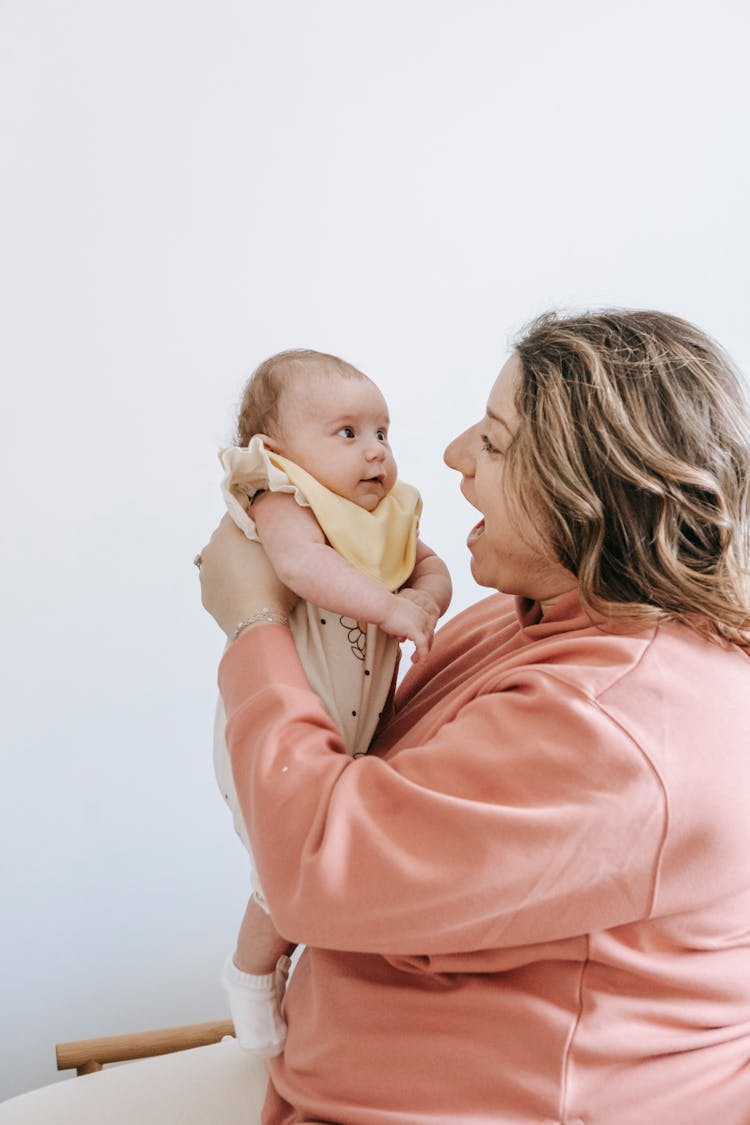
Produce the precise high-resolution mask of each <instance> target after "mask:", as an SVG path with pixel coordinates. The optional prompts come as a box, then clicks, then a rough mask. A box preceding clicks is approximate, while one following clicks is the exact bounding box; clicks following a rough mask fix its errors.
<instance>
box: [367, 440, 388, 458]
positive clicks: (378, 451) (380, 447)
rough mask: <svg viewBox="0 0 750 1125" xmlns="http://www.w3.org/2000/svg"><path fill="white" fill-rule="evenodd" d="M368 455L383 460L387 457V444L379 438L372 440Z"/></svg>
mask: <svg viewBox="0 0 750 1125" xmlns="http://www.w3.org/2000/svg"><path fill="white" fill-rule="evenodd" d="M367 456H368V457H371V458H372V459H373V460H375V461H382V460H383V458H384V457H385V445H384V444H383V442H382V441H379V440H378V439H377V438H375V439H374V440H373V441H371V442H370V443H369V446H368V448H367Z"/></svg>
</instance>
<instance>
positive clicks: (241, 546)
mask: <svg viewBox="0 0 750 1125" xmlns="http://www.w3.org/2000/svg"><path fill="white" fill-rule="evenodd" d="M199 557H200V565H199V573H200V582H201V601H202V602H203V606H204V608H205V609H206V610H207V611H208V613H210V614H211V616H212V617H213V618H214V620H215V621H216V622H217V624H218V625H219V626H220V628H221V629H223V630H224V632H225V633H226V634H227V636H231V635H232V634H233V633H234V630H235V628H236V627H237V625H238V624H239V622H240V621H244V620H246V619H247V618H248V617H250V616H252V615H253V614H254V613H257V612H258V610H260V609H270V610H274V611H275V612H277V613H281V614H284V615H285V614H287V613H288V612H289V610H290V609H291V607H292V606H293V605H294V602H295V600H296V598H295V595H294V594H293V593H292V592H291V591H290V590H288V589H287V588H286V586H284V585H282V583H281V582H279V580H278V578H277V577H276V572H275V570H274V569H273V567H272V565H271V563H270V562H269V560H268V557H267V555H266V553H265V551H264V550H263V548H262V547H261V545H260V543H256V542H252V541H250V540H249V539H247V538H246V537H245V535H244V534H243V533H242V532H241V531H240V530H239V528H238V527H237V526H236V525H235V524H234V523H233V522H232V519H231V517H230V516H229V515H225V516H224V517H223V518H222V520H221V522H220V523H219V526H218V527H217V528H216V530H215V531H214V532H213V534H212V536H211V538H210V539H209V541H208V543H207V544H206V546H205V547H203V548H202V550H201V551H200V553H199Z"/></svg>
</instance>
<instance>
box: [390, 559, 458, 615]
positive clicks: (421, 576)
mask: <svg viewBox="0 0 750 1125" xmlns="http://www.w3.org/2000/svg"><path fill="white" fill-rule="evenodd" d="M401 593H402V594H408V595H410V596H411V597H413V598H414V600H415V601H417V598H416V597H415V595H419V600H418V604H419V605H422V606H423V607H424V608H425V609H427V610H428V612H433V611H434V612H436V614H437V616H436V617H435V620H436V621H437V618H438V617H442V616H443V614H444V613H445V611H446V610H447V608H448V606H449V605H450V604H451V597H452V596H453V583H452V582H451V576H450V572H449V570H448V567H447V566H446V565H445V563H444V562H443V560H442V559H441V558H439V556H438V555H436V554H435V552H434V551H433V550H431V548H430V547H428V546H427V544H426V543H423V542H422V540H421V539H418V540H417V561H416V562H415V564H414V570H413V571H412V572H411V577H410V578H409V580H408V581H407V583H406V586H405V587H404V589H403V590H402V591H401Z"/></svg>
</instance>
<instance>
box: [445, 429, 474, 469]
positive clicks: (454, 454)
mask: <svg viewBox="0 0 750 1125" xmlns="http://www.w3.org/2000/svg"><path fill="white" fill-rule="evenodd" d="M470 435H471V429H468V430H464V432H463V433H462V434H459V435H458V437H457V438H454V439H453V441H452V442H451V443H450V445H448V447H447V448H446V450H445V453H444V454H443V460H444V461H445V463H446V465H447V466H448V468H449V469H455V470H456V472H458V473H461V474H462V475H463V476H465V477H468V476H471V475H472V474H473V471H474V469H473V460H472V457H471V443H470V441H469V437H470Z"/></svg>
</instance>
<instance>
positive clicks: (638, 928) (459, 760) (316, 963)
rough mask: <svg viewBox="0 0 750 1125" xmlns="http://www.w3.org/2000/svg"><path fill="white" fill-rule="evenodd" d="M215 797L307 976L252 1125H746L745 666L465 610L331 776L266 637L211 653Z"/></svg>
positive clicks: (657, 639)
mask: <svg viewBox="0 0 750 1125" xmlns="http://www.w3.org/2000/svg"><path fill="white" fill-rule="evenodd" d="M220 686H221V691H222V695H223V697H224V701H225V704H226V709H227V714H228V716H229V722H228V728H227V734H228V743H229V747H230V752H231V755H232V764H233V770H234V776H235V781H236V785H237V790H238V794H239V798H240V802H241V804H242V808H243V811H244V815H245V817H246V819H247V822H248V824H249V826H250V835H251V839H252V843H253V849H254V851H255V855H256V859H257V863H258V869H259V871H260V875H261V878H262V881H263V885H264V887H265V888H266V893H267V896H268V901H269V904H270V907H271V912H272V915H273V917H274V920H275V921H276V924H277V926H278V928H279V930H280V932H281V933H282V934H283V935H284V936H285V937H288V938H289V939H290V940H294V941H297V942H304V943H306V944H307V945H308V947H309V948H308V949H307V950H306V952H305V953H304V955H303V957H302V959H301V961H300V964H299V966H298V968H297V970H296V972H295V973H294V975H293V977H292V980H291V983H290V987H289V991H288V995H287V1001H286V1013H287V1019H288V1023H289V1037H288V1041H287V1047H286V1051H285V1053H284V1054H283V1055H282V1056H280V1057H279V1058H278V1059H274V1060H273V1062H272V1068H271V1073H272V1087H271V1088H270V1089H269V1095H268V1099H267V1103H266V1108H265V1114H264V1118H263V1120H264V1121H265V1122H267V1123H273V1125H289V1123H291V1122H326V1123H331V1122H334V1123H342V1125H447V1123H448V1122H450V1123H451V1125H455V1123H456V1122H467V1123H469V1122H471V1123H482V1125H516V1123H517V1125H521V1123H523V1125H532V1123H533V1125H563V1123H564V1125H584V1123H585V1125H748V1123H750V739H749V738H748V731H750V661H748V658H747V655H746V654H745V653H744V652H743V651H741V650H740V649H738V648H732V649H725V648H721V647H720V646H718V645H714V644H710V643H708V642H705V641H703V640H701V639H700V638H699V637H697V636H695V635H694V634H692V633H691V632H690V631H688V630H686V629H684V628H683V627H680V626H676V625H665V626H660V627H659V628H657V629H650V630H647V631H645V632H644V631H640V632H637V631H633V630H631V631H627V630H626V631H621V632H619V633H618V634H617V635H614V634H612V633H605V632H603V631H601V629H599V628H597V627H596V626H595V625H592V624H591V622H590V621H589V620H588V619H587V618H586V617H584V616H583V615H582V614H581V611H580V608H579V605H578V602H577V599H576V597H575V595H570V596H568V597H567V598H565V599H563V601H562V602H561V603H560V604H559V605H558V606H556V607H555V609H554V610H553V611H551V612H550V613H549V614H548V615H547V616H546V617H545V618H544V620H540V619H539V611H538V606H537V605H536V604H531V603H528V602H522V601H520V600H519V601H518V602H517V603H515V604H514V602H513V600H512V599H508V598H505V597H503V596H501V595H493V596H492V597H490V598H488V599H487V600H485V601H483V602H481V603H479V604H478V605H477V606H474V607H473V608H471V609H470V610H468V611H466V612H465V613H463V614H461V615H460V616H458V617H456V618H454V620H453V621H451V622H450V623H449V624H448V625H446V626H445V627H444V628H443V629H442V630H441V631H440V634H439V636H438V638H437V640H436V642H435V646H434V648H433V651H432V653H431V655H430V659H429V661H428V662H427V664H426V665H421V666H418V667H417V668H415V669H414V670H412V672H411V673H410V674H409V675H408V676H407V678H406V680H405V681H404V684H403V685H402V688H401V691H400V693H399V696H398V699H397V713H396V716H395V718H394V719H393V720H392V722H391V723H390V724H389V726H388V728H387V730H386V732H385V734H384V735H383V736H382V737H381V738H380V739H379V741H378V742H377V744H376V751H377V756H375V755H371V756H368V757H365V758H360V759H357V760H352V759H351V758H349V757H348V756H347V755H346V754H345V752H344V749H343V746H342V744H341V740H340V738H339V737H338V735H337V732H336V730H335V729H334V728H333V726H332V725H331V722H330V720H329V719H328V718H327V716H326V713H325V711H324V709H323V707H322V705H321V704H320V702H319V701H318V699H317V697H316V696H315V695H314V694H313V693H312V692H311V691H310V689H309V687H308V685H307V682H306V680H305V677H304V674H303V672H302V669H301V667H300V664H299V661H298V658H297V654H296V651H295V648H294V644H293V641H292V638H291V635H290V633H289V632H288V630H285V629H283V628H280V627H278V626H271V625H269V626H262V627H260V628H257V629H254V630H250V631H248V632H247V633H246V634H245V635H244V636H242V637H241V638H240V639H239V640H238V641H237V642H236V644H234V645H231V646H230V648H229V649H228V650H227V653H226V655H225V657H224V659H223V661H222V665H221V669H220Z"/></svg>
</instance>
